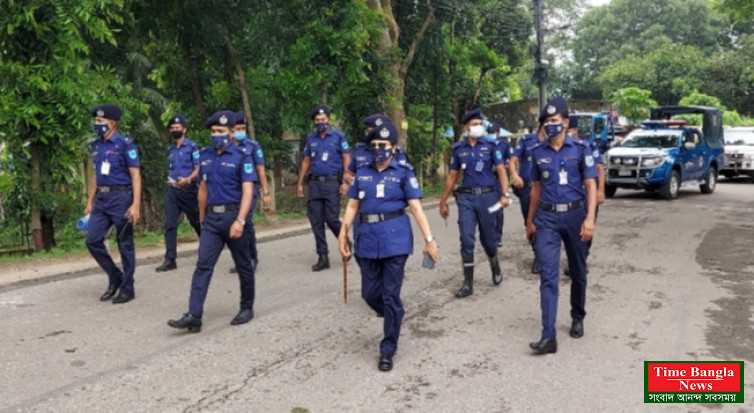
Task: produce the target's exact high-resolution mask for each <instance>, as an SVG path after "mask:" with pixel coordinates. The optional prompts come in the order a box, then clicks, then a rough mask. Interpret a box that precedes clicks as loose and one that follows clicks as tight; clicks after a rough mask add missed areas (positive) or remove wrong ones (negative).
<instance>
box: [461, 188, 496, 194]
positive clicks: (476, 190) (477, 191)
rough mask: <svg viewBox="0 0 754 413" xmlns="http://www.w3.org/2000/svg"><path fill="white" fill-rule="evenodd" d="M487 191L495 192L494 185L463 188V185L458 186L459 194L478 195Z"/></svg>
mask: <svg viewBox="0 0 754 413" xmlns="http://www.w3.org/2000/svg"><path fill="white" fill-rule="evenodd" d="M487 192H495V187H494V186H475V187H473V188H464V187H460V188H458V193H459V194H474V195H479V194H486V193H487Z"/></svg>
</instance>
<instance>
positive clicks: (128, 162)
mask: <svg viewBox="0 0 754 413" xmlns="http://www.w3.org/2000/svg"><path fill="white" fill-rule="evenodd" d="M89 149H90V150H91V151H92V159H93V160H94V173H95V175H96V179H97V186H113V185H131V174H130V173H129V172H128V168H138V167H139V166H140V163H139V149H138V148H137V147H136V144H134V143H133V141H132V140H131V139H129V138H127V137H125V136H123V135H121V134H120V133H118V132H115V133H114V134H113V136H111V137H110V139H108V140H104V139H102V138H98V139H96V140H94V141H93V142H92V143H90V144H89ZM103 164H105V165H106V166H104V167H103ZM103 172H104V173H103Z"/></svg>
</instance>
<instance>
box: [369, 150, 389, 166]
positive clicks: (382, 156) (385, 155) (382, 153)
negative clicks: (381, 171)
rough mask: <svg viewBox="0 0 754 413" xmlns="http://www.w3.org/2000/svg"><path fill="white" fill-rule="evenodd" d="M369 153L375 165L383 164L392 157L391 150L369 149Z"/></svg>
mask: <svg viewBox="0 0 754 413" xmlns="http://www.w3.org/2000/svg"><path fill="white" fill-rule="evenodd" d="M369 152H371V154H372V159H374V161H375V162H377V163H382V162H385V161H387V160H388V159H390V157H391V156H393V150H392V149H380V148H369Z"/></svg>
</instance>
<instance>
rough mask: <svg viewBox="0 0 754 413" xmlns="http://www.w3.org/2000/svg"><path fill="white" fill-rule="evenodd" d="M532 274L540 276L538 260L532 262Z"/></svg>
mask: <svg viewBox="0 0 754 413" xmlns="http://www.w3.org/2000/svg"><path fill="white" fill-rule="evenodd" d="M531 273H532V274H539V261H537V259H536V258H534V260H533V261H532V262H531Z"/></svg>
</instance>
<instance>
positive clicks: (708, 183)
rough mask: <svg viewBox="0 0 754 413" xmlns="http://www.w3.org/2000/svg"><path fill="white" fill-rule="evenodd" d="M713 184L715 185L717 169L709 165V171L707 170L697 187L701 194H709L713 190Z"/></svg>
mask: <svg viewBox="0 0 754 413" xmlns="http://www.w3.org/2000/svg"><path fill="white" fill-rule="evenodd" d="M715 186H717V169H716V168H715V167H714V166H710V168H709V171H707V178H706V179H705V180H704V183H703V184H701V185H699V189H700V190H701V191H702V193H703V194H711V193H713V192H715Z"/></svg>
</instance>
